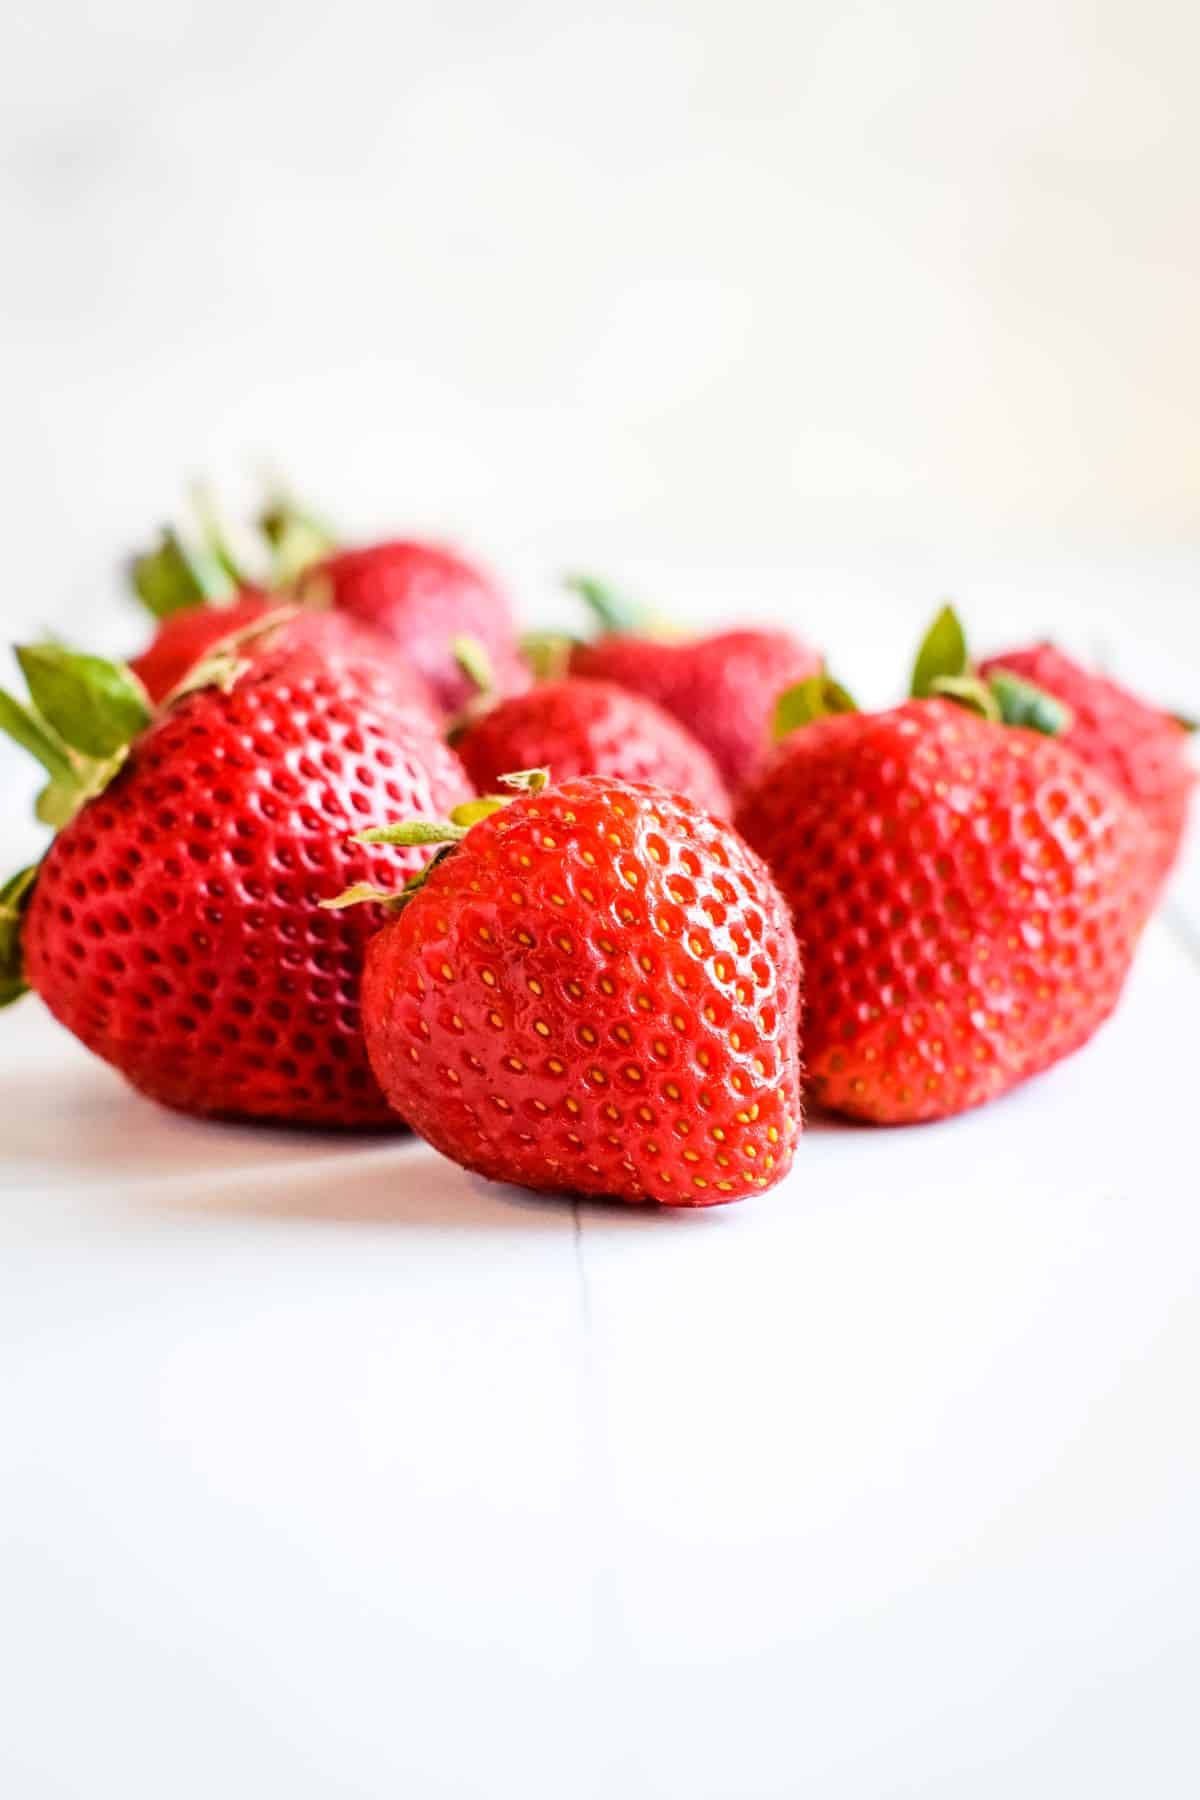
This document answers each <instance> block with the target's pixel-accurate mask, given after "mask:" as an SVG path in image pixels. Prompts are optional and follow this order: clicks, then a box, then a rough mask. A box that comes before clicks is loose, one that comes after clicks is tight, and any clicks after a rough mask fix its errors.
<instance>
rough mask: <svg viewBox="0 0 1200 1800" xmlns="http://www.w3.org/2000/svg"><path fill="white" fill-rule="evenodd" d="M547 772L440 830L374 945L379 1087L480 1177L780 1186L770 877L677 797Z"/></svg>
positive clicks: (785, 981)
mask: <svg viewBox="0 0 1200 1800" xmlns="http://www.w3.org/2000/svg"><path fill="white" fill-rule="evenodd" d="M544 780H545V776H544V773H542V772H536V773H535V775H534V776H533V778H532V779H531V780H530V781H529V783H528V787H529V791H527V792H525V793H522V794H521V795H520V797H518V798H517V799H515V800H513V801H512V802H511V804H504V803H497V802H494V801H492V802H488V801H480V802H477V803H475V804H474V805H473V806H469V807H467V808H466V809H464V815H463V816H462V817H461V819H460V822H458V823H455V822H454V821H451V822H449V823H448V824H447V825H446V826H445V827H444V828H442V830H443V835H444V837H445V838H446V840H447V842H448V843H450V844H452V845H453V848H452V849H450V850H449V851H448V852H447V853H446V854H444V855H443V856H442V857H440V858H439V859H438V860H437V861H436V862H435V863H434V864H433V865H431V868H430V870H429V873H428V875H427V877H426V878H425V879H424V880H423V881H422V882H421V884H420V885H419V886H418V887H417V889H416V891H415V892H413V893H412V894H411V895H410V896H409V897H407V898H406V899H405V900H404V903H403V905H402V907H401V910H400V911H399V914H398V916H397V917H396V918H395V919H394V920H393V921H391V922H390V923H389V924H387V925H385V926H384V928H383V930H382V931H381V932H380V933H379V934H378V936H377V937H376V938H374V939H373V941H372V943H371V944H370V946H369V949H368V953H367V964H366V972H365V975H364V978H363V1023H364V1029H365V1031H366V1035H367V1047H368V1050H369V1052H370V1057H371V1063H372V1067H373V1068H374V1070H375V1072H376V1075H377V1076H378V1078H379V1081H380V1085H381V1086H382V1088H383V1090H384V1092H385V1093H386V1094H387V1096H388V1098H389V1099H390V1100H391V1102H392V1104H393V1105H394V1106H395V1107H396V1108H397V1109H398V1110H399V1111H400V1112H401V1113H403V1115H404V1116H405V1118H406V1119H408V1121H409V1122H410V1124H412V1126H413V1127H414V1129H415V1130H417V1131H419V1132H420V1133H421V1135H422V1136H423V1137H425V1138H427V1139H428V1140H429V1142H430V1143H431V1144H433V1145H434V1146H435V1147H436V1148H437V1149H439V1150H441V1151H442V1152H443V1153H444V1154H445V1155H447V1156H450V1157H452V1158H453V1159H454V1160H455V1161H456V1162H459V1163H461V1164H463V1165H464V1167H466V1168H468V1169H472V1170H474V1171H476V1172H477V1173H479V1174H481V1175H485V1176H489V1177H491V1178H492V1179H494V1180H499V1181H512V1182H517V1183H519V1184H520V1185H522V1186H524V1187H529V1188H537V1189H545V1190H561V1191H566V1192H570V1193H577V1194H594V1195H605V1196H612V1197H615V1198H619V1199H622V1200H627V1201H658V1202H660V1203H662V1204H664V1205H672V1206H710V1205H714V1204H719V1203H721V1202H723V1201H728V1200H735V1199H738V1198H739V1197H741V1196H742V1195H745V1194H749V1193H753V1192H755V1191H757V1190H759V1189H762V1188H766V1187H769V1186H771V1185H772V1184H773V1183H774V1182H776V1181H778V1180H780V1179H781V1177H782V1176H783V1175H784V1174H785V1173H786V1172H787V1170H788V1168H789V1167H790V1165H791V1161H792V1156H793V1152H794V1148H795V1139H796V1134H797V1132H798V1131H799V1128H800V1105H799V1064H798V1047H797V1031H798V1023H799V1019H798V1014H799V961H798V957H797V952H796V946H795V941H794V939H793V936H792V932H791V927H790V925H789V923H788V919H787V913H786V909H785V907H784V905H783V903H782V901H781V899H780V897H779V895H778V894H777V892H776V890H775V888H774V886H773V885H772V883H771V880H770V878H769V876H768V875H767V873H766V871H765V869H764V868H763V866H762V865H761V863H760V862H759V861H758V859H757V857H755V856H754V855H753V854H752V853H751V852H750V851H748V850H747V848H746V846H745V845H744V844H743V843H742V842H741V840H740V839H739V838H738V837H737V836H736V835H735V834H734V833H733V832H732V831H731V830H730V829H729V828H728V827H726V826H723V825H721V824H720V823H718V822H717V821H715V820H713V819H711V818H710V817H708V816H707V815H706V814H705V813H703V812H701V811H700V810H699V809H698V808H696V807H694V806H692V805H691V804H690V803H689V802H687V801H685V800H683V799H681V798H679V797H678V796H675V795H670V794H667V793H665V792H664V791H662V790H661V789H658V788H654V787H650V786H644V785H641V784H634V783H627V782H622V781H615V780H611V779H606V778H603V777H599V776H593V777H583V778H580V779H578V780H574V781H567V782H564V783H563V784H562V785H561V786H560V787H550V788H544V787H543V786H542V785H541V784H542V783H543V782H544ZM481 815H483V816H481ZM476 820H478V822H474V821H476ZM431 829H432V830H433V831H436V830H437V829H438V828H437V827H433V828H431V827H430V826H429V825H427V824H423V825H416V826H414V827H404V826H399V827H396V828H393V829H392V830H391V831H388V832H384V833H371V834H369V836H370V837H371V838H373V839H377V838H383V839H385V840H386V841H389V842H399V843H406V842H412V841H422V842H428V841H429V836H430V833H431Z"/></svg>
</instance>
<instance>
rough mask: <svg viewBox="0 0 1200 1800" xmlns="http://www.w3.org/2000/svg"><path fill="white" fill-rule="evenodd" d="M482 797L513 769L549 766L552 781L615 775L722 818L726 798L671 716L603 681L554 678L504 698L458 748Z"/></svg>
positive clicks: (712, 769)
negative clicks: (668, 793) (683, 799)
mask: <svg viewBox="0 0 1200 1800" xmlns="http://www.w3.org/2000/svg"><path fill="white" fill-rule="evenodd" d="M455 747H456V749H457V750H458V754H459V755H460V756H461V757H462V760H463V762H464V763H465V764H466V768H467V773H468V774H469V775H470V777H471V779H472V781H473V782H474V783H475V785H476V787H477V788H478V789H479V791H480V792H481V793H486V792H489V791H492V790H494V789H495V787H496V785H497V783H498V781H499V778H500V776H501V775H503V774H505V773H507V772H509V771H511V770H514V769H540V768H546V769H549V770H550V772H551V774H552V775H553V776H554V779H555V781H556V782H562V781H566V780H569V779H570V778H571V777H572V776H575V775H616V776H619V777H621V778H622V779H623V780H626V781H648V782H653V783H654V784H655V785H656V786H658V787H664V788H667V789H669V790H670V791H671V792H672V793H679V794H686V795H687V796H688V798H689V799H690V800H694V801H695V802H696V804H697V806H702V807H704V808H705V809H706V810H707V811H709V812H715V813H722V814H724V813H728V811H729V795H728V793H727V792H726V788H725V783H724V782H723V781H722V780H721V776H720V773H719V771H718V769H717V765H716V764H715V763H714V761H713V759H712V757H711V756H710V755H709V754H708V751H707V750H706V749H705V748H704V746H703V745H702V744H700V743H698V742H697V741H696V739H695V738H694V737H692V735H691V733H690V732H687V731H685V730H684V729H683V726H682V725H679V724H677V723H676V721H675V720H674V719H673V718H672V717H671V715H670V713H666V712H664V711H663V710H662V708H661V707H659V706H655V705H654V703H653V701H650V700H643V699H642V698H641V696H640V695H639V694H631V693H629V692H628V691H627V690H626V689H625V688H620V687H616V686H615V685H614V684H613V683H612V682H609V681H552V682H547V683H545V684H543V685H541V686H539V687H535V688H531V689H530V691H529V692H528V693H527V694H517V695H514V696H513V697H512V698H511V699H509V700H502V701H501V702H500V704H499V705H498V706H496V707H493V709H492V710H491V712H489V713H486V714H485V715H484V717H483V718H482V719H481V720H480V721H479V723H478V724H476V725H473V726H472V727H471V728H470V730H468V731H467V732H466V733H465V734H464V736H462V737H461V738H460V739H458V741H457V743H456V746H455Z"/></svg>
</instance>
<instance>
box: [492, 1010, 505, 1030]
mask: <svg viewBox="0 0 1200 1800" xmlns="http://www.w3.org/2000/svg"><path fill="white" fill-rule="evenodd" d="M488 1024H489V1025H494V1026H495V1028H496V1030H497V1031H501V1030H502V1029H503V1027H504V1018H503V1015H502V1014H501V1013H498V1012H490V1013H489V1014H488Z"/></svg>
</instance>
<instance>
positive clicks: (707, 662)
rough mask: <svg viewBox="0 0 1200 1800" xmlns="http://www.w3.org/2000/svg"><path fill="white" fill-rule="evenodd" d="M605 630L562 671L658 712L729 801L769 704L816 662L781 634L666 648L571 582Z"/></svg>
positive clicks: (739, 634) (740, 634)
mask: <svg viewBox="0 0 1200 1800" xmlns="http://www.w3.org/2000/svg"><path fill="white" fill-rule="evenodd" d="M572 585H574V586H575V587H576V588H577V589H578V590H579V592H580V593H582V594H583V596H584V598H585V599H586V600H587V601H588V603H589V605H590V606H591V607H592V609H593V611H595V612H597V613H598V614H599V616H600V617H601V618H602V620H603V621H605V622H606V623H607V624H608V625H609V628H610V631H609V635H606V636H604V637H600V638H598V639H597V640H596V641H595V642H594V643H590V644H577V645H576V646H575V647H574V648H573V649H572V651H571V658H570V665H569V666H570V671H571V673H572V674H573V675H585V676H589V677H591V678H593V679H594V680H598V681H615V682H617V683H619V684H620V686H621V687H626V688H630V689H631V690H632V691H633V692H634V693H636V694H642V695H643V696H644V697H645V698H646V699H647V700H653V701H654V702H655V703H656V704H657V705H658V706H661V707H663V708H665V710H666V711H667V712H669V713H672V714H673V715H674V717H675V718H677V719H678V720H679V722H680V724H681V725H684V726H686V728H687V730H688V731H690V732H691V733H692V734H693V736H694V737H696V738H698V739H699V740H700V742H701V743H702V744H703V745H704V746H705V748H706V749H707V750H708V751H709V752H710V753H711V755H712V757H713V760H714V761H715V763H716V764H717V767H718V768H719V769H720V771H721V773H722V775H723V776H724V778H725V782H726V785H727V786H728V787H729V789H730V791H731V792H733V793H736V792H737V790H738V788H739V787H740V786H741V784H742V782H743V781H745V780H746V779H747V777H748V776H749V775H750V773H751V771H752V770H753V769H754V767H755V766H756V764H757V763H758V762H760V761H761V759H762V757H763V756H764V754H765V753H766V751H767V750H768V749H769V747H770V739H771V720H772V716H773V714H774V709H775V701H776V700H777V698H778V697H779V695H780V694H781V693H782V692H783V690H784V689H785V688H789V687H792V686H793V685H794V684H795V683H796V682H799V681H804V680H806V679H807V678H808V677H809V676H811V675H815V674H817V673H818V672H819V670H820V668H821V657H820V656H819V655H818V653H817V652H816V651H815V650H813V649H811V648H810V646H809V645H807V644H805V643H804V642H802V640H801V639H799V638H797V637H795V636H793V634H792V633H791V632H788V631H760V630H740V631H722V632H718V633H717V634H716V635H715V636H711V637H701V638H694V639H691V640H683V641H680V642H670V641H665V640H660V639H658V638H654V637H650V636H646V635H643V634H642V633H640V632H638V631H637V630H636V629H634V620H633V616H631V615H630V614H628V613H627V612H626V611H625V609H624V608H623V606H622V605H621V603H620V602H616V603H614V599H613V596H612V595H611V594H610V592H609V591H608V590H607V589H606V588H603V587H601V586H600V585H599V584H598V583H596V582H593V581H588V580H580V581H576V582H574V583H573V584H572Z"/></svg>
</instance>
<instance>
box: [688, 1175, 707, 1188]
mask: <svg viewBox="0 0 1200 1800" xmlns="http://www.w3.org/2000/svg"><path fill="white" fill-rule="evenodd" d="M692 1186H693V1187H698V1188H706V1187H707V1186H708V1183H707V1181H705V1179H704V1177H703V1175H693V1176H692Z"/></svg>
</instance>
